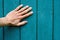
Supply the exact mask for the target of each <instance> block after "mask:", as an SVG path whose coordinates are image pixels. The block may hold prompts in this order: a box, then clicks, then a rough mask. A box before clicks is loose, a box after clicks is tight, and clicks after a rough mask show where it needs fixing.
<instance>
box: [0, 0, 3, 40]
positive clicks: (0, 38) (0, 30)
mask: <svg viewBox="0 0 60 40" xmlns="http://www.w3.org/2000/svg"><path fill="white" fill-rule="evenodd" d="M2 16H3V8H2V0H0V17H2ZM0 40H3V26H0Z"/></svg>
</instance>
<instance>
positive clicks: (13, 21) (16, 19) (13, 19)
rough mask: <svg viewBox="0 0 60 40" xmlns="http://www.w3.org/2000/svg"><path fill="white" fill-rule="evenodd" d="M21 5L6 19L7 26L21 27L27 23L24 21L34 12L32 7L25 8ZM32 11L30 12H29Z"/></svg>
mask: <svg viewBox="0 0 60 40" xmlns="http://www.w3.org/2000/svg"><path fill="white" fill-rule="evenodd" d="M22 7H23V5H22V4H21V5H20V6H18V7H17V8H16V9H15V10H13V11H11V12H9V13H8V14H7V15H6V16H5V17H4V18H5V20H6V24H7V25H14V26H21V25H24V24H26V23H27V21H22V22H21V20H22V19H24V18H26V17H28V16H30V15H31V14H32V13H33V11H30V10H31V9H32V7H29V6H25V7H23V8H22ZM29 11H30V12H29Z"/></svg>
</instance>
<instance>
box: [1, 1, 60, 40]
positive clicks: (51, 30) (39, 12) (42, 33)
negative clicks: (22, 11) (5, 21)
mask: <svg viewBox="0 0 60 40" xmlns="http://www.w3.org/2000/svg"><path fill="white" fill-rule="evenodd" d="M2 2H3V0H0V17H3V16H6V15H7V14H8V12H10V11H12V10H13V9H15V8H16V7H17V6H18V5H19V4H20V3H21V4H24V6H25V5H29V6H31V7H32V8H33V9H32V10H33V12H34V13H33V15H32V16H30V17H28V18H26V19H24V20H27V21H28V24H26V25H24V26H20V27H11V26H10V27H8V26H4V30H3V27H0V40H3V39H4V40H60V19H59V18H60V0H54V7H53V0H4V6H3V3H2ZM3 7H4V12H3ZM53 8H54V10H53ZM3 13H4V14H3ZM53 13H54V14H53Z"/></svg>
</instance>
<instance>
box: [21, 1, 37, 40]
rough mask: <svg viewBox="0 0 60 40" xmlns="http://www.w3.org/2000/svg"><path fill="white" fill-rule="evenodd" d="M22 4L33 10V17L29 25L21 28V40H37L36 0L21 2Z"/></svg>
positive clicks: (29, 19)
mask: <svg viewBox="0 0 60 40" xmlns="http://www.w3.org/2000/svg"><path fill="white" fill-rule="evenodd" d="M21 3H22V4H24V5H28V6H30V7H32V8H33V9H32V10H33V12H34V13H33V15H32V16H30V17H28V18H27V19H25V20H27V21H28V24H26V25H25V26H22V27H21V40H36V0H21Z"/></svg>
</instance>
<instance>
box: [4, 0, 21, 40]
mask: <svg viewBox="0 0 60 40" xmlns="http://www.w3.org/2000/svg"><path fill="white" fill-rule="evenodd" d="M18 5H19V0H4V16H5V15H7V14H8V12H10V11H12V10H13V9H15V8H16V7H17V6H18ZM19 34H20V32H19V27H11V26H10V27H8V26H5V27H4V40H19V39H20V35H19Z"/></svg>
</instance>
